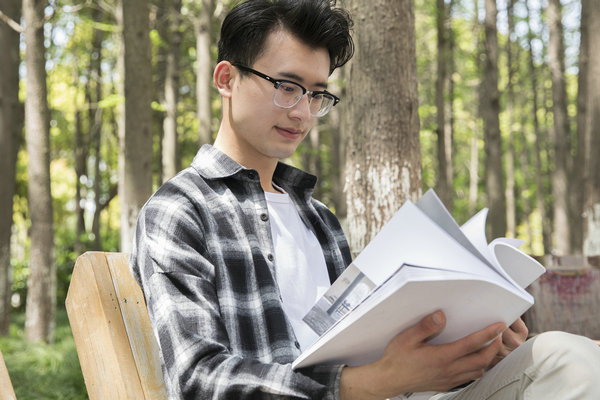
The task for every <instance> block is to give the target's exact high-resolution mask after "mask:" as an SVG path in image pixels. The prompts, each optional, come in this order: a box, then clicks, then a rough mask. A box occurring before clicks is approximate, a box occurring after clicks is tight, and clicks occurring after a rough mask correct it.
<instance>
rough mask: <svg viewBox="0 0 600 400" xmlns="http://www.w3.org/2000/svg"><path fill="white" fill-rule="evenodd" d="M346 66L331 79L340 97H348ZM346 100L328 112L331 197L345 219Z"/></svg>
mask: <svg viewBox="0 0 600 400" xmlns="http://www.w3.org/2000/svg"><path fill="white" fill-rule="evenodd" d="M345 71H346V68H345V67H342V68H338V69H336V70H335V71H334V72H333V74H332V75H331V77H330V78H329V80H330V85H329V86H330V90H331V92H332V93H339V96H340V98H343V99H347V96H346V93H345V91H344V90H343V89H342V86H341V85H340V84H339V83H340V82H343V81H344V75H345V74H344V72H345ZM345 107H346V102H344V103H341V104H338V105H337V106H336V107H333V109H332V110H331V111H330V112H329V114H328V120H329V132H330V134H329V138H330V141H329V145H330V152H331V170H332V173H331V192H332V193H331V198H332V203H333V206H334V208H335V214H336V216H337V217H338V218H339V219H340V220H341V221H345V220H346V216H347V214H348V211H347V210H348V207H347V204H346V194H345V193H344V181H345V160H346V143H347V141H348V140H347V136H348V135H347V133H346V131H345V130H344V129H342V128H341V123H342V122H341V118H340V110H342V112H343V110H344V109H345Z"/></svg>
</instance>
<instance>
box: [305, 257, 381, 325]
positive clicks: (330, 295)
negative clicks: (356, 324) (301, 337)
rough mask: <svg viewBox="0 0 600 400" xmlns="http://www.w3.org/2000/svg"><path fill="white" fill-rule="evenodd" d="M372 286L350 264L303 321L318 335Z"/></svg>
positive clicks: (363, 296)
mask: <svg viewBox="0 0 600 400" xmlns="http://www.w3.org/2000/svg"><path fill="white" fill-rule="evenodd" d="M374 288H375V284H374V283H373V282H372V281H371V280H370V279H369V278H367V277H366V276H365V274H363V273H362V272H361V271H360V270H359V269H358V268H357V267H356V265H354V264H350V265H349V266H348V268H346V270H345V271H344V272H343V273H342V275H340V276H339V278H337V279H336V281H335V282H334V283H333V285H331V287H330V288H329V289H328V290H327V291H326V292H325V293H324V294H323V296H321V298H320V299H319V300H318V301H317V302H316V303H315V305H314V306H313V307H312V308H311V309H310V311H309V312H308V313H307V314H306V316H304V318H303V321H304V322H306V324H307V325H308V326H310V327H311V329H312V330H313V331H315V332H316V333H317V334H318V335H322V334H323V333H325V332H326V331H327V330H328V329H329V328H330V327H331V326H332V325H333V324H335V323H336V322H337V321H339V320H340V319H341V318H342V317H343V316H344V315H346V313H348V312H349V311H351V310H352V309H354V308H355V307H356V306H357V305H359V304H360V303H361V302H362V301H363V300H364V299H365V298H366V297H367V296H368V295H369V294H370V293H371V291H372V290H373V289H374Z"/></svg>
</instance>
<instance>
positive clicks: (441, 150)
mask: <svg viewBox="0 0 600 400" xmlns="http://www.w3.org/2000/svg"><path fill="white" fill-rule="evenodd" d="M436 3H437V48H438V56H437V75H436V82H435V105H436V115H437V130H436V133H437V158H438V173H437V193H438V195H439V196H440V199H441V200H442V201H443V202H444V204H445V205H446V207H447V208H448V209H449V210H451V209H452V197H453V190H452V182H453V179H452V176H453V168H452V135H451V131H450V129H448V128H449V124H448V123H447V121H448V120H450V118H451V116H448V115H446V98H447V97H448V98H449V96H447V86H449V85H448V77H451V75H452V74H451V71H448V66H449V65H450V63H449V61H450V57H451V54H450V35H451V31H450V18H451V17H450V15H451V8H450V7H451V5H452V3H450V5H449V6H446V2H445V1H444V0H437V1H436ZM449 72H450V73H449Z"/></svg>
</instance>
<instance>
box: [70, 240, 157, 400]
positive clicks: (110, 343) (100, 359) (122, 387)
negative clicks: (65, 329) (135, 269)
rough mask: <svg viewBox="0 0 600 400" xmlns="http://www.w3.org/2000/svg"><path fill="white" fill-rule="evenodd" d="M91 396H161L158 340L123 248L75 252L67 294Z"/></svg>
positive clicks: (136, 397) (101, 397) (113, 397)
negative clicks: (77, 254) (118, 250)
mask: <svg viewBox="0 0 600 400" xmlns="http://www.w3.org/2000/svg"><path fill="white" fill-rule="evenodd" d="M66 308H67V314H68V316H69V323H70V325H71V329H72V331H73V337H74V339H75V345H76V348H77V355H78V357H79V362H80V364H81V370H82V372H83V376H84V379H85V385H86V387H87V391H88V395H89V397H90V399H92V400H94V399H111V400H113V399H166V398H167V396H166V392H165V388H164V381H163V377H162V372H161V367H160V358H159V354H158V345H157V343H156V339H155V338H154V335H153V333H152V329H151V327H150V320H149V318H148V311H147V309H146V303H145V301H144V296H143V294H142V291H141V289H140V287H139V286H138V284H137V282H136V281H135V279H134V278H133V276H132V275H131V272H130V271H129V266H128V255H127V254H125V253H103V252H88V253H85V254H83V255H81V256H79V257H78V258H77V261H76V263H75V269H74V270H73V276H72V278H71V283H70V286H69V291H68V293H67V300H66Z"/></svg>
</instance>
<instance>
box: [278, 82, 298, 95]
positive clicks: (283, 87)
mask: <svg viewBox="0 0 600 400" xmlns="http://www.w3.org/2000/svg"><path fill="white" fill-rule="evenodd" d="M279 89H281V90H282V91H284V92H286V93H293V92H295V91H296V87H295V86H294V85H289V84H286V83H282V84H281V85H280V86H279Z"/></svg>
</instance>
